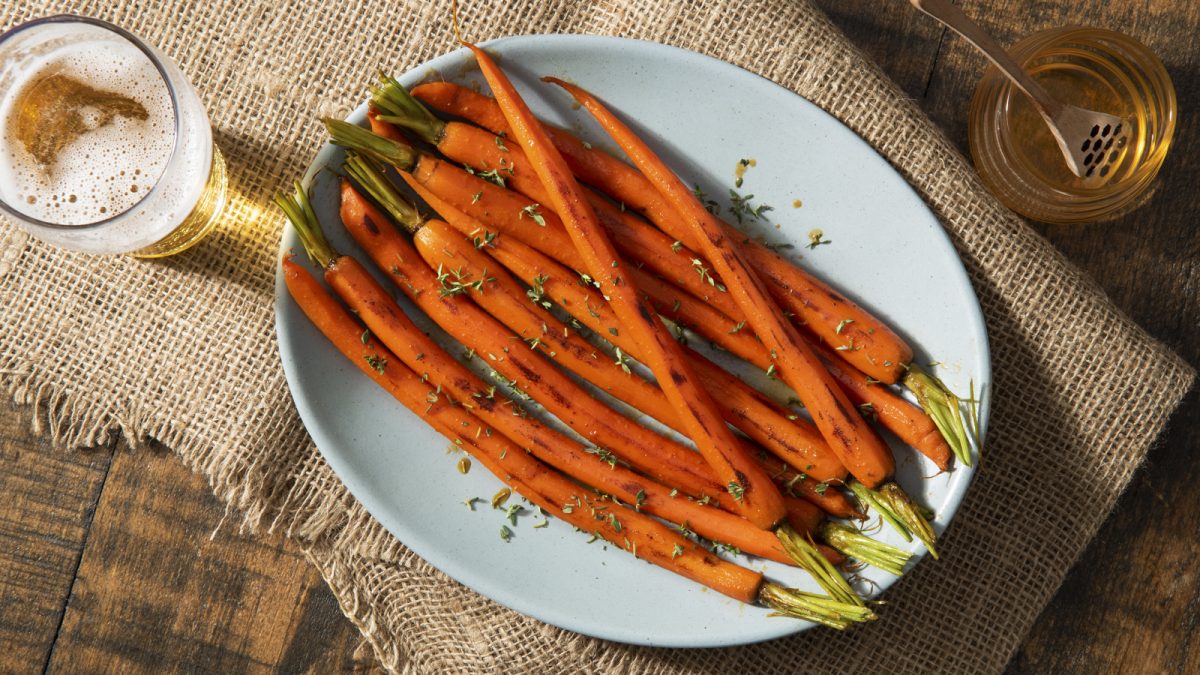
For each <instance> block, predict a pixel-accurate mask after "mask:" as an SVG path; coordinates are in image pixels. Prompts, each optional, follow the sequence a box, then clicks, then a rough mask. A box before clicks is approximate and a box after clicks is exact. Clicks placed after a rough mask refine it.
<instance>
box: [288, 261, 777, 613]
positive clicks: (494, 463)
mask: <svg viewBox="0 0 1200 675" xmlns="http://www.w3.org/2000/svg"><path fill="white" fill-rule="evenodd" d="M283 266H284V279H285V281H286V283H287V287H288V290H289V293H290V294H291V295H292V297H293V298H294V299H295V300H296V303H297V304H298V305H299V306H300V307H301V309H302V310H303V311H304V313H305V314H306V315H307V316H308V317H309V319H310V320H311V321H312V322H313V323H314V324H315V325H316V326H317V328H318V329H319V330H320V331H321V332H322V333H323V334H325V336H326V337H328V338H329V339H330V341H331V342H333V344H334V346H335V347H337V349H338V351H340V352H341V353H342V354H343V355H344V356H346V358H348V359H350V361H351V362H353V363H354V364H355V365H356V366H358V367H359V369H360V370H362V371H363V372H364V373H365V374H367V375H368V376H369V377H371V379H373V380H374V381H375V382H376V383H378V384H379V385H380V386H382V387H383V388H384V389H386V390H387V391H388V392H389V393H391V394H392V395H393V396H394V397H395V398H396V399H397V400H399V401H400V402H401V403H402V404H404V405H405V406H406V407H407V408H409V410H411V411H412V412H413V413H415V414H417V415H419V416H420V417H422V418H423V419H425V420H426V421H427V422H429V423H430V424H431V425H432V426H434V428H435V429H437V430H438V431H439V432H441V433H442V434H443V435H445V436H446V437H447V438H450V439H451V440H454V441H456V442H457V444H458V445H459V446H460V447H463V448H464V449H466V450H468V451H470V452H471V453H472V455H473V456H474V457H475V458H476V459H478V460H479V461H480V462H481V463H483V464H484V465H485V466H486V467H487V468H488V470H490V471H491V472H492V473H493V474H495V475H496V477H497V478H500V479H501V480H502V481H504V482H505V483H508V484H509V485H511V486H512V487H514V488H515V489H516V490H517V492H518V493H520V494H521V495H522V496H524V497H526V498H527V499H529V500H530V501H532V502H534V503H535V504H536V505H538V506H539V507H541V508H543V509H545V510H546V511H547V512H548V513H551V514H553V515H554V516H555V517H557V518H560V519H562V520H563V521H565V522H567V523H570V524H571V525H574V526H575V527H577V528H579V529H581V530H586V531H589V532H595V533H597V534H599V535H600V536H602V537H603V538H605V539H606V540H608V541H609V542H611V543H612V544H614V545H615V546H618V547H621V548H623V549H625V550H626V551H628V552H630V553H633V554H634V555H635V556H637V557H639V558H642V559H643V560H646V561H648V562H652V563H654V564H656V565H658V566H660V567H662V568H664V569H667V570H669V571H672V572H675V573H676V574H680V575H682V576H684V577H687V578H689V579H692V580H693V581H696V582H698V583H702V584H704V585H705V586H708V587H709V588H712V589H714V590H717V591H719V592H721V593H723V594H725V595H728V596H729V597H732V598H735V599H737V600H741V601H742V602H747V603H754V602H756V601H757V600H758V599H759V594H760V591H761V589H762V586H763V578H762V575H761V574H760V573H758V572H754V571H751V570H748V569H746V568H743V567H740V566H738V565H735V564H733V563H730V562H727V561H725V560H722V559H720V558H718V557H717V556H715V555H713V554H711V553H709V552H708V551H706V550H704V549H703V548H702V547H700V546H699V545H697V544H696V543H695V542H692V541H690V540H688V539H686V538H684V537H682V536H680V535H679V534H678V533H676V532H673V531H672V530H670V529H669V528H668V527H666V526H665V525H663V524H661V523H659V522H657V521H655V520H653V519H651V518H649V517H647V516H643V515H641V514H639V513H637V512H636V511H633V510H632V509H629V508H624V507H619V506H617V505H616V504H614V503H612V502H607V501H604V502H602V501H600V500H599V499H598V498H597V497H596V495H595V494H593V493H591V492H590V491H588V490H586V489H583V488H581V487H580V486H578V485H575V484H572V483H571V482H569V481H568V480H566V479H565V478H563V477H562V476H561V475H559V474H557V473H555V472H553V471H552V470H550V469H549V468H547V467H546V466H545V465H543V464H541V463H540V462H539V461H538V460H536V459H534V458H533V457H532V456H530V455H528V454H526V453H525V452H523V451H522V450H521V449H520V447H518V446H517V445H515V444H514V443H512V441H510V440H508V439H506V438H504V437H502V436H500V435H497V434H487V435H484V434H480V435H479V436H478V437H475V436H474V435H473V434H471V433H466V432H465V430H469V429H478V428H483V427H481V426H480V425H479V423H478V421H477V420H475V419H473V418H472V416H471V415H470V414H469V413H468V412H467V411H466V410H465V409H464V408H462V407H461V406H455V405H452V404H450V403H449V402H448V400H447V399H445V398H444V397H442V396H441V394H440V393H439V391H438V390H437V389H436V388H434V387H432V386H430V385H429V384H428V383H426V382H425V381H424V380H423V379H422V378H420V377H418V376H417V375H416V373H414V372H413V371H412V370H410V369H409V368H407V367H405V366H404V365H403V364H402V363H401V362H400V360H399V359H397V358H396V357H395V355H393V354H392V353H390V352H389V351H387V349H386V348H384V347H382V346H381V345H380V344H379V343H378V342H376V341H375V340H374V339H373V338H370V337H368V338H366V339H365V340H364V339H362V336H363V335H364V334H363V332H362V330H361V327H360V326H359V325H358V323H357V322H355V320H354V319H353V318H352V317H351V316H350V314H349V313H347V312H346V310H345V309H343V308H342V307H341V306H340V305H338V304H337V302H336V301H335V300H334V299H333V298H332V297H331V296H329V294H328V293H327V292H326V291H325V290H324V289H322V288H321V286H320V285H319V284H318V283H317V281H316V279H315V278H313V276H312V275H311V274H309V273H307V272H306V271H304V269H303V268H301V267H300V266H299V265H298V264H296V263H295V262H294V261H292V260H291V259H290V258H288V259H285V260H284V262H283ZM373 364H383V365H382V366H376V365H373ZM431 399H432V403H431ZM601 510H603V511H606V512H608V513H609V514H610V515H609V516H607V517H605V518H603V519H597V518H595V517H594V516H593V514H594V513H596V512H597V511H601ZM712 510H713V511H714V512H717V510H716V509H712ZM618 513H619V514H620V515H617V514H618ZM731 517H732V516H731ZM746 529H749V528H746Z"/></svg>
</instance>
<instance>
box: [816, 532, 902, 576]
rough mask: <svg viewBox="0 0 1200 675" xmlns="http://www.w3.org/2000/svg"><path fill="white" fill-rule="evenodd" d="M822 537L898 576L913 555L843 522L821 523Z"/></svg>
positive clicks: (836, 547)
mask: <svg viewBox="0 0 1200 675" xmlns="http://www.w3.org/2000/svg"><path fill="white" fill-rule="evenodd" d="M821 537H822V538H823V539H824V540H825V543H826V544H829V545H830V546H832V547H833V548H835V549H837V550H838V551H840V552H841V553H843V554H845V555H847V556H849V557H851V558H856V559H858V560H861V561H863V562H865V563H867V564H868V565H872V566H874V567H878V568H879V569H881V570H883V571H885V572H888V573H890V574H895V575H896V576H900V575H901V574H902V573H903V572H904V565H905V564H907V563H908V560H909V558H911V557H912V554H911V553H909V552H908V551H905V550H904V549H900V548H896V547H895V546H890V545H888V544H885V543H883V542H881V541H875V540H874V539H872V538H870V537H868V536H867V535H865V534H863V533H862V532H861V531H859V530H858V529H856V528H853V527H850V526H849V525H843V524H841V523H834V522H826V523H824V524H823V525H821Z"/></svg>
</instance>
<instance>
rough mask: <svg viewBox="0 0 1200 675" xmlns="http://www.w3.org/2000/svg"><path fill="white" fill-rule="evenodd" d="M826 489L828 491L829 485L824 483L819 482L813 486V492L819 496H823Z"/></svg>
mask: <svg viewBox="0 0 1200 675" xmlns="http://www.w3.org/2000/svg"><path fill="white" fill-rule="evenodd" d="M828 489H829V483H825V482H820V483H817V484H816V485H814V486H813V492H815V493H817V494H819V495H823V494H825V491H826V490H828Z"/></svg>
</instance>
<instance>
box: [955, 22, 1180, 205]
mask: <svg viewBox="0 0 1200 675" xmlns="http://www.w3.org/2000/svg"><path fill="white" fill-rule="evenodd" d="M1011 53H1012V55H1013V58H1014V59H1015V60H1016V61H1017V62H1018V63H1020V64H1021V65H1022V66H1023V67H1024V68H1025V69H1026V70H1027V71H1028V72H1029V73H1030V74H1031V75H1032V76H1033V77H1034V79H1036V80H1038V82H1039V83H1041V84H1042V85H1043V86H1044V87H1045V88H1046V89H1047V90H1048V91H1049V92H1050V93H1051V94H1052V95H1053V96H1054V97H1055V98H1057V99H1059V100H1061V101H1062V102H1064V103H1068V104H1072V105H1076V106H1079V107H1082V108H1086V109H1089V110H1095V111H1098V112H1104V113H1109V114H1112V115H1117V116H1119V117H1122V118H1125V119H1126V120H1128V123H1129V129H1128V140H1127V142H1125V143H1124V144H1123V145H1118V146H1115V147H1113V148H1111V152H1116V153H1118V154H1117V156H1116V158H1115V159H1113V160H1112V161H1111V162H1106V166H1105V169H1106V170H1105V172H1104V176H1103V178H1104V180H1102V181H1089V182H1088V183H1087V184H1086V185H1085V183H1084V181H1083V180H1082V179H1080V178H1078V177H1076V176H1075V174H1073V173H1072V172H1071V171H1070V169H1069V168H1068V167H1067V164H1066V161H1065V160H1064V159H1063V156H1062V153H1061V151H1060V150H1059V147H1058V145H1057V144H1056V143H1055V141H1054V138H1053V137H1052V136H1051V134H1050V130H1049V128H1048V127H1047V126H1046V123H1045V121H1044V120H1043V119H1042V118H1041V116H1040V115H1038V113H1037V112H1036V111H1035V110H1034V108H1033V105H1032V103H1031V102H1030V101H1029V99H1028V98H1027V97H1026V96H1025V95H1024V94H1022V93H1021V92H1019V91H1018V90H1017V89H1016V88H1015V87H1013V86H1012V85H1011V83H1009V81H1008V80H1007V79H1005V78H1004V77H1003V76H1002V75H1001V74H1000V73H999V72H998V71H997V70H996V69H995V68H991V69H989V71H988V72H987V73H986V74H985V75H984V77H983V79H982V80H981V81H980V83H979V86H978V87H977V88H976V90H975V96H974V99H973V100H972V103H971V116H970V122H969V135H970V141H971V155H972V158H973V159H974V161H975V165H976V168H977V169H978V170H979V173H980V176H981V177H982V178H983V180H984V182H985V183H986V184H987V185H988V187H989V188H990V189H991V190H992V191H993V192H994V193H995V194H996V196H997V197H999V198H1000V200H1001V201H1003V202H1004V203H1005V204H1007V205H1008V206H1009V207H1010V208H1012V209H1013V210H1015V211H1017V212H1018V213H1021V214H1022V215H1025V216H1027V217H1029V218H1032V219H1034V220H1041V221H1046V222H1054V223H1068V222H1094V221H1099V220H1105V219H1108V218H1112V217H1115V216H1117V215H1119V214H1121V213H1124V212H1126V211H1127V210H1129V209H1131V208H1134V207H1136V206H1137V205H1138V204H1139V203H1140V201H1139V199H1140V198H1141V197H1143V196H1145V195H1146V194H1147V190H1148V189H1149V188H1150V187H1151V185H1152V184H1153V181H1154V178H1155V177H1156V176H1157V174H1158V170H1159V168H1160V167H1161V165H1162V162H1163V159H1164V158H1165V156H1166V152H1167V149H1168V148H1169V147H1170V143H1171V139H1172V137H1173V135H1174V129H1175V115H1176V110H1175V105H1176V104H1175V90H1174V88H1173V86H1172V85H1171V81H1170V78H1169V77H1168V76H1167V73H1166V70H1165V69H1164V68H1163V65H1162V62H1161V61H1159V60H1158V58H1157V57H1155V56H1154V54H1153V53H1151V52H1150V51H1149V50H1148V49H1147V48H1146V47H1145V46H1143V45H1142V44H1141V43H1139V42H1137V41H1136V40H1133V39H1132V38H1129V37H1127V36H1124V35H1120V34H1118V33H1114V32H1112V31H1106V30H1101V29H1094V28H1060V29H1054V30H1049V31H1044V32H1041V33H1037V34H1035V35H1032V36H1030V37H1028V38H1026V39H1025V40H1023V41H1021V42H1020V43H1018V44H1017V45H1016V46H1014V47H1013V48H1012V50H1011Z"/></svg>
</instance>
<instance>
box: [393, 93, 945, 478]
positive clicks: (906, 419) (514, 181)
mask: <svg viewBox="0 0 1200 675" xmlns="http://www.w3.org/2000/svg"><path fill="white" fill-rule="evenodd" d="M399 91H400V92H402V91H403V90H399ZM398 95H399V94H396V93H393V94H392V97H391V98H392V99H395V98H396V97H397V96H398ZM487 100H489V101H490V100H491V99H487ZM389 119H397V118H395V117H393V118H389ZM401 119H403V118H401ZM372 129H373V130H375V131H376V132H377V133H380V135H384V136H387V137H389V138H396V137H397V135H396V134H395V133H394V131H395V130H394V127H391V125H390V124H389V123H388V122H386V121H379V120H375V119H373V121H372ZM420 129H423V131H422V133H424V134H425V139H426V140H429V141H431V142H435V143H436V144H437V145H438V147H439V149H441V150H442V151H443V152H444V153H446V154H447V156H449V157H450V158H452V159H455V160H458V161H462V162H467V163H474V164H475V165H476V166H489V165H496V164H498V163H500V162H504V163H505V166H507V167H510V169H511V170H510V172H509V179H508V182H509V183H510V184H511V186H512V187H513V188H515V189H517V190H520V191H522V192H523V193H524V194H526V195H527V196H529V197H530V198H532V199H544V198H545V196H544V190H543V189H542V186H541V183H540V181H538V180H537V179H536V176H534V175H533V172H532V170H531V169H530V168H529V166H528V163H527V161H526V160H525V158H524V156H523V155H522V153H520V152H513V151H512V150H510V149H508V148H507V146H505V145H504V144H503V143H495V142H492V140H493V138H497V139H498V138H499V137H493V136H491V135H489V134H488V132H485V131H483V130H482V129H479V128H476V127H470V126H468V125H464V124H461V123H455V122H442V121H441V120H436V118H432V116H429V121H427V122H426V123H425V124H424V125H423V126H422V127H420ZM613 161H616V160H613ZM618 163H619V162H618ZM621 166H623V167H625V168H626V169H629V167H627V166H626V165H624V164H621ZM639 178H640V176H639ZM643 180H644V179H643ZM509 199H510V202H512V201H516V202H519V199H516V198H511V197H510V198H509ZM478 201H480V200H472V203H473V205H474V203H476V202H478ZM496 201H501V202H502V200H501V199H500V197H499V196H496V197H494V198H493V199H492V200H489V203H493V204H494V203H495V202H496ZM592 203H593V206H594V207H596V209H597V212H598V214H600V215H601V216H602V220H603V222H604V223H605V225H606V227H607V228H608V230H609V232H610V234H612V235H613V236H614V239H615V241H617V242H620V243H622V244H624V248H623V253H625V254H626V255H627V256H629V257H630V258H632V259H634V260H637V261H638V262H640V263H645V262H647V261H652V262H650V264H649V267H650V268H651V269H653V270H655V271H656V272H657V273H659V274H663V275H664V276H668V277H669V278H673V279H683V280H687V279H691V278H692V272H698V273H699V278H700V279H706V278H707V280H708V281H709V282H710V283H711V284H712V285H713V286H716V287H718V288H723V286H720V284H719V282H718V281H716V277H715V276H712V275H711V273H709V272H708V271H707V268H706V267H704V266H703V264H702V263H701V261H699V260H698V259H696V256H695V254H694V253H692V252H690V251H688V250H686V249H683V250H676V249H680V248H681V245H680V244H678V243H676V244H674V245H672V243H671V242H670V241H663V240H661V239H658V240H656V239H655V237H654V235H651V234H649V233H647V228H645V227H639V226H638V225H637V223H636V222H634V220H635V219H634V217H633V216H632V215H630V214H627V213H621V212H617V211H616V209H614V208H613V207H612V206H611V205H608V204H605V203H604V202H602V201H600V200H592ZM517 208H518V203H509V204H507V206H506V207H501V208H500V210H499V211H500V213H505V212H509V213H516V212H517ZM487 209H488V206H487V205H480V206H473V208H472V210H473V211H474V212H475V214H476V215H484V214H487V213H488V211H487ZM501 220H504V218H503V217H501ZM509 220H510V221H511V218H510V219H509ZM518 220H519V217H518ZM545 224H547V225H548V227H550V228H552V229H557V228H558V226H559V222H558V220H557V218H554V217H551V218H550V220H549V221H548V222H547V223H545ZM519 227H520V223H517V224H515V225H513V224H511V223H510V225H509V229H510V230H516V229H519ZM649 229H650V231H651V232H656V231H654V230H653V229H652V228H649ZM658 236H659V237H660V238H661V237H662V235H661V234H659V235H658ZM526 237H527V238H531V235H526ZM672 251H674V252H675V255H672V253H671V252H672ZM678 254H682V258H681V257H679V255H678ZM685 260H692V261H694V262H695V263H700V264H698V265H693V266H692V267H691V268H689V267H688V266H687V265H686V263H684V261H685ZM672 263H674V264H672ZM681 263H682V265H681ZM630 275H631V276H632V277H633V282H634V285H635V286H636V287H637V288H638V289H639V290H642V291H644V292H646V293H647V295H648V296H649V297H650V299H651V302H652V304H653V306H654V307H655V309H656V311H658V312H659V313H660V314H664V315H673V317H672V318H674V319H675V320H676V321H679V320H681V319H682V320H684V321H685V322H686V324H687V325H688V326H689V327H692V328H693V329H694V330H696V331H697V332H699V333H701V334H702V335H704V336H705V337H708V338H709V339H710V340H713V341H714V342H716V343H718V344H720V345H721V346H722V347H723V348H725V349H729V350H730V351H732V352H733V353H735V354H738V355H739V356H743V358H747V359H748V360H750V361H751V362H752V363H755V364H756V365H759V367H762V368H768V367H770V362H769V359H768V354H767V350H766V349H765V348H764V347H763V345H762V343H761V342H759V341H758V340H756V339H755V338H754V335H753V332H752V330H750V329H745V328H744V327H745V321H744V320H743V321H737V322H735V321H734V320H733V319H731V318H727V314H728V315H729V316H741V312H740V310H738V308H737V307H736V306H734V307H733V309H732V313H730V307H729V305H730V304H731V303H732V296H730V295H728V294H726V293H715V294H714V295H712V296H710V298H708V299H710V300H711V299H715V300H720V301H721V302H713V303H711V304H705V303H701V302H697V301H696V299H695V297H694V294H695V293H696V289H695V288H694V284H693V288H691V289H690V290H691V294H687V293H679V292H677V291H670V290H669V288H670V286H669V284H666V283H664V282H663V281H662V280H660V279H656V278H654V277H652V276H650V275H648V274H645V273H643V272H642V271H641V270H638V269H634V270H631V271H630ZM665 297H671V298H673V300H672V301H671V304H668V301H666V300H665V299H664V298H665ZM681 304H683V305H686V308H685V309H682V310H681V309H680V308H679V305H681ZM668 306H670V307H672V310H671V311H669V312H668V310H667V307H668ZM855 323H857V322H856V321H855V320H853V319H847V320H843V321H841V322H839V325H838V326H837V327H835V332H836V333H839V334H840V333H843V332H846V331H847V330H849V328H848V327H849V326H851V325H853V324H855ZM725 326H733V327H734V328H735V329H736V330H734V331H732V332H731V331H729V330H726V329H725ZM868 330H871V331H872V332H874V329H868ZM852 342H853V338H851V343H852ZM729 343H736V344H733V345H731V344H729ZM812 344H813V346H814V348H818V347H819V345H818V344H817V343H812ZM821 351H822V355H823V356H826V357H828V355H831V354H832V355H835V356H833V357H832V359H828V358H827V365H828V368H829V370H830V372H831V374H833V375H834V376H835V377H836V378H837V379H838V381H839V382H841V383H842V388H843V389H845V390H846V392H847V394H850V397H851V398H852V399H854V400H855V402H856V403H858V404H859V405H860V406H869V409H870V410H871V412H872V413H873V416H875V417H877V419H878V420H879V421H880V423H881V424H883V426H884V427H886V428H888V429H889V430H891V431H892V432H893V433H896V434H897V435H898V436H899V437H900V438H901V439H903V440H904V441H905V442H906V443H909V444H910V445H913V447H915V448H916V449H917V450H919V451H920V452H922V453H923V454H925V455H926V456H928V457H929V458H930V459H931V460H933V461H934V462H935V463H936V464H937V465H938V467H939V468H941V469H943V470H945V469H947V468H948V467H949V457H950V446H949V444H947V443H946V442H945V440H944V439H943V438H942V436H941V432H940V431H939V430H938V428H937V427H936V426H935V425H934V423H933V420H932V419H931V418H930V417H929V416H928V415H926V414H925V413H924V412H922V411H921V410H920V409H919V408H917V407H915V406H913V405H911V404H909V403H908V402H906V401H904V400H903V399H902V398H900V397H899V396H896V395H895V394H893V393H892V392H890V390H887V389H884V388H881V387H875V388H873V389H871V390H867V389H866V387H867V386H868V385H866V384H864V383H865V382H869V381H871V380H872V379H875V378H870V376H859V375H856V372H857V371H854V370H853V369H852V368H848V367H846V366H837V367H835V366H836V364H838V363H840V362H841V361H842V359H840V358H838V357H837V356H836V354H837V353H838V352H836V351H832V350H828V349H823V350H821ZM841 351H851V350H849V349H843V350H841ZM854 351H857V350H854ZM930 432H932V435H930Z"/></svg>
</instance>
